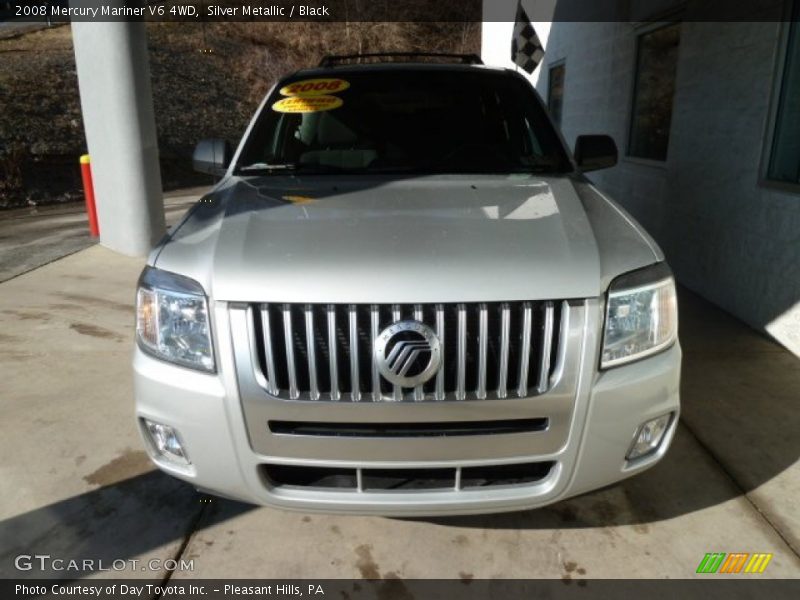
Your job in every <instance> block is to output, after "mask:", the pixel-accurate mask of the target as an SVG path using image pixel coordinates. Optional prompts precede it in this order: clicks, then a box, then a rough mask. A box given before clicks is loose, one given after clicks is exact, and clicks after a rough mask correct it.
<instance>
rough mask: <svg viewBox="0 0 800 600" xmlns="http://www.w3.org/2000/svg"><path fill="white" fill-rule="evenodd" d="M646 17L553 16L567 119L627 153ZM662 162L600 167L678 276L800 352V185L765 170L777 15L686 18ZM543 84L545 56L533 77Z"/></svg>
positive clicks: (551, 51) (551, 52)
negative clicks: (775, 180)
mask: <svg viewBox="0 0 800 600" xmlns="http://www.w3.org/2000/svg"><path fill="white" fill-rule="evenodd" d="M643 27H646V25H637V24H633V23H553V25H552V28H551V31H550V35H549V40H548V45H547V48H546V57H545V62H546V63H547V65H549V64H552V63H555V62H558V61H561V60H564V61H565V64H566V81H565V91H564V104H563V131H564V134H565V138H566V139H567V141H568V143H569V144H571V145H572V144H573V143H574V140H575V137H576V135H578V134H579V133H609V134H610V135H612V136H613V137H614V139H615V140H616V142H617V145H618V146H619V148H620V151H621V154H622V155H624V154H625V152H626V148H627V137H628V127H629V116H630V105H631V100H632V93H633V78H634V65H635V58H636V56H635V55H636V39H637V36H638V35H639V34H640V33H641V32H642V31H643V30H644V29H643ZM681 27H682V31H681V42H680V50H679V59H678V72H677V88H676V95H675V100H674V106H673V115H672V124H671V133H670V140H669V151H668V157H667V160H666V161H665V162H663V163H662V162H652V161H644V160H640V159H636V158H626V157H622V158H621V162H620V164H619V165H618V166H617V167H615V168H613V169H610V170H608V171H605V172H599V173H597V174H593V179H594V180H595V181H596V182H597V183H598V184H599V185H600V186H601V188H603V189H604V190H606V191H607V192H609V193H610V194H611V195H612V196H613V197H615V198H616V199H617V200H619V201H620V202H621V203H622V204H623V205H624V206H625V207H626V208H627V209H628V210H629V211H630V212H631V213H632V214H633V215H634V216H635V217H636V218H637V219H638V220H639V221H640V222H641V223H642V224H643V225H644V226H645V227H646V228H647V229H648V230H649V231H650V232H651V233H652V235H653V236H654V237H655V238H656V239H657V240H658V241H659V243H660V244H661V245H662V247H663V249H664V251H665V253H666V254H667V257H668V260H669V261H670V263H671V265H672V267H673V269H674V270H675V272H676V275H677V277H678V279H679V280H680V281H681V282H682V283H683V284H684V285H686V286H687V287H689V288H690V289H692V290H695V291H697V292H698V293H700V294H701V295H703V296H704V297H706V298H708V299H709V300H711V301H712V302H714V303H716V304H718V305H719V306H721V307H722V308H724V309H726V310H727V311H729V312H731V313H732V314H734V315H736V316H738V317H739V318H740V319H742V320H744V321H745V322H747V323H749V324H751V325H752V326H754V327H756V328H758V329H762V330H766V331H768V332H769V333H771V334H772V335H773V336H774V337H775V338H776V339H778V341H780V342H781V343H783V344H784V345H785V346H787V347H788V348H789V349H790V350H792V351H793V352H795V353H796V354H798V355H800V190H797V193H795V191H794V190H792V191H791V192H787V191H780V190H778V189H776V188H775V187H771V186H770V185H768V184H767V185H765V184H764V183H762V182H761V181H760V174H761V164H762V156H763V155H764V153H765V152H766V150H765V146H766V144H765V142H764V139H765V135H767V132H768V131H769V128H770V126H771V125H770V124H769V114H770V103H771V101H772V97H773V93H774V88H775V80H776V75H775V74H776V72H777V70H778V69H777V66H776V60H777V58H778V57H779V55H780V54H781V52H780V51H781V50H782V44H781V39H782V38H781V36H782V35H783V33H784V31H783V29H784V27H785V26H784V25H783V24H781V23H775V22H772V23H691V22H686V23H683V24H682V25H681ZM537 87H538V89H539V91H540V93H541V94H542V96H543V97H546V96H547V66H545V68H544V69H543V71H542V76H541V77H540V78H539V81H538V85H537Z"/></svg>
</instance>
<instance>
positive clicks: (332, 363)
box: [326, 304, 341, 401]
mask: <svg viewBox="0 0 800 600" xmlns="http://www.w3.org/2000/svg"><path fill="white" fill-rule="evenodd" d="M326 312H327V315H328V369H330V383H331V385H330V388H331V389H330V395H331V400H334V401H337V400H339V398H341V393H340V392H339V357H338V356H337V353H336V348H337V346H338V344H337V343H336V306H335V305H333V304H329V305H328V307H327V310H326Z"/></svg>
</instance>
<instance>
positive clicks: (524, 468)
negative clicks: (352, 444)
mask: <svg viewBox="0 0 800 600" xmlns="http://www.w3.org/2000/svg"><path fill="white" fill-rule="evenodd" d="M554 465H555V462H552V461H551V462H534V463H522V464H514V465H489V466H485V467H461V468H460V469H459V468H438V469H437V468H433V469H425V468H422V469H342V468H329V467H299V466H293V465H262V466H261V469H262V472H263V474H264V475H265V477H266V479H267V481H268V482H269V483H270V484H271V485H272V486H274V487H293V488H306V489H309V490H314V489H320V490H331V489H338V490H349V491H356V490H359V489H360V491H362V492H367V493H368V492H374V493H380V492H414V491H434V490H439V491H450V492H452V491H457V490H470V489H476V488H482V489H485V488H489V487H499V486H521V485H530V484H533V483H536V482H538V481H541V480H543V479H545V478H546V477H547V476H548V475H549V474H550V472H551V470H552V469H553V466H554ZM359 471H360V475H361V477H360V479H361V483H360V488H359ZM459 471H460V475H461V476H460V479H459ZM459 481H460V486H458V482H459Z"/></svg>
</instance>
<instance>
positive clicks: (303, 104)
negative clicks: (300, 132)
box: [272, 96, 344, 113]
mask: <svg viewBox="0 0 800 600" xmlns="http://www.w3.org/2000/svg"><path fill="white" fill-rule="evenodd" d="M342 104H344V103H343V102H342V99H341V98H337V97H336V96H290V97H288V98H283V99H282V100H278V101H277V102H276V103H275V104H273V105H272V110H274V111H277V112H282V113H313V112H321V111H323V110H331V109H334V108H339V107H340V106H341V105H342Z"/></svg>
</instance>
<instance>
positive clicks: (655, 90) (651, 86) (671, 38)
mask: <svg viewBox="0 0 800 600" xmlns="http://www.w3.org/2000/svg"><path fill="white" fill-rule="evenodd" d="M680 36H681V30H680V24H679V23H675V24H673V25H667V26H665V27H661V28H659V29H655V30H653V31H649V32H647V33H645V34H642V35H640V36H639V40H638V44H637V52H636V80H635V84H634V90H633V114H632V115H631V130H630V139H629V140H628V154H629V155H630V156H635V157H638V158H648V159H651V160H666V159H667V146H668V145H669V126H670V121H671V120H672V102H673V99H674V97H675V75H676V72H677V66H678V46H679V44H680Z"/></svg>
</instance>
